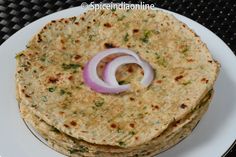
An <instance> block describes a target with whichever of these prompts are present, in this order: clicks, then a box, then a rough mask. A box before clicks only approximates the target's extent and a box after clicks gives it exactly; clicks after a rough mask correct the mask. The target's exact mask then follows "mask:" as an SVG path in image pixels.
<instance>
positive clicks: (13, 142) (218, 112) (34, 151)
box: [0, 7, 236, 157]
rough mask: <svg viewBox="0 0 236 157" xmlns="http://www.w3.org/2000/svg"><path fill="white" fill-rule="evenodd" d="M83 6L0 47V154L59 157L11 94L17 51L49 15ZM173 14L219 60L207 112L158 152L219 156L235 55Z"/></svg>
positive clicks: (234, 114) (175, 156) (230, 137)
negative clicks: (182, 136) (185, 133)
mask: <svg viewBox="0 0 236 157" xmlns="http://www.w3.org/2000/svg"><path fill="white" fill-rule="evenodd" d="M84 11H85V9H84V8H82V7H76V8H71V9H67V10H63V11H60V12H57V13H54V14H51V15H49V16H46V17H43V18H41V19H39V20H37V21H35V22H33V23H31V24H29V25H28V26H26V27H24V28H23V29H21V30H20V31H18V32H17V33H15V34H14V35H13V36H11V37H10V38H9V39H8V40H7V41H5V42H4V43H3V44H2V45H1V47H0V156H1V157H32V156H33V157H42V156H47V157H49V156H50V157H62V156H63V155H61V154H59V153H57V152H56V151H54V150H52V149H50V148H49V147H48V146H46V145H45V144H43V143H42V142H41V141H39V140H38V139H37V138H36V137H35V136H34V135H33V134H32V133H31V132H30V130H29V129H28V128H27V127H26V125H25V123H24V122H23V120H22V119H21V118H20V115H19V110H18V104H17V101H16V97H15V82H14V73H15V59H14V57H15V54H16V53H17V52H19V51H21V50H23V49H25V45H26V44H27V42H28V41H29V40H30V38H31V37H32V35H33V34H35V33H37V31H39V29H40V28H41V27H43V25H45V24H46V23H47V22H49V21H50V20H53V19H58V18H62V17H70V16H77V15H79V14H81V13H82V12H84ZM170 13H172V14H173V15H174V16H175V17H176V18H178V19H179V20H181V21H183V22H184V23H186V24H187V25H188V26H189V27H190V28H192V29H193V30H194V31H195V32H196V33H197V34H198V35H199V36H200V37H201V39H202V40H203V41H204V42H205V43H206V44H207V46H208V48H209V49H210V51H211V52H212V54H213V56H214V58H215V59H216V60H217V61H219V62H220V63H221V66H222V67H221V71H220V75H219V77H218V80H217V82H216V86H215V95H214V98H213V101H212V103H211V106H210V108H209V111H208V112H207V113H206V115H205V116H204V117H203V119H202V120H201V121H200V123H199V124H198V126H197V127H196V128H195V130H194V131H193V133H192V134H191V135H190V136H189V137H187V138H186V139H185V140H183V141H182V142H181V143H179V144H178V145H176V146H174V147H173V148H171V149H169V150H168V151H166V152H164V153H161V154H160V155H158V157H199V156H208V157H219V156H221V155H222V154H224V153H225V152H226V151H227V149H228V148H229V147H230V145H231V144H232V143H233V142H234V140H235V139H236V132H235V130H236V125H235V122H236V72H235V68H236V58H235V56H234V54H233V52H232V51H231V50H230V49H229V48H228V47H227V45H226V44H225V43H224V42H223V41H222V40H221V39H220V38H219V37H217V36H216V35H215V34H214V33H212V32H211V31H210V30H208V29H207V28H205V27H203V26H202V25H200V24H198V23H197V22H194V21H192V20H190V19H188V18H186V17H184V16H181V15H179V14H176V13H173V12H170Z"/></svg>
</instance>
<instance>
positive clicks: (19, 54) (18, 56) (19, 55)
mask: <svg viewBox="0 0 236 157" xmlns="http://www.w3.org/2000/svg"><path fill="white" fill-rule="evenodd" d="M23 55H24V53H23V52H20V53H18V54H16V56H15V59H19V58H20V57H21V56H23Z"/></svg>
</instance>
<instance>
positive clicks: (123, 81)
mask: <svg viewBox="0 0 236 157" xmlns="http://www.w3.org/2000/svg"><path fill="white" fill-rule="evenodd" d="M118 83H119V85H123V84H127V82H126V81H125V80H121V81H118Z"/></svg>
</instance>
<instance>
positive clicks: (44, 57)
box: [39, 54, 47, 62]
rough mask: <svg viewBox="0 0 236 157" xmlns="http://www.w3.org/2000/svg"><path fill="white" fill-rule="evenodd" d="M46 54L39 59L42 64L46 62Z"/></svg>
mask: <svg viewBox="0 0 236 157" xmlns="http://www.w3.org/2000/svg"><path fill="white" fill-rule="evenodd" d="M46 58H47V57H46V54H43V55H42V56H41V57H40V58H39V59H40V60H41V61H42V62H45V61H46Z"/></svg>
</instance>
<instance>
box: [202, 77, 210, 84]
mask: <svg viewBox="0 0 236 157" xmlns="http://www.w3.org/2000/svg"><path fill="white" fill-rule="evenodd" d="M201 81H202V82H205V83H208V81H209V80H208V79H206V78H202V79H201Z"/></svg>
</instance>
